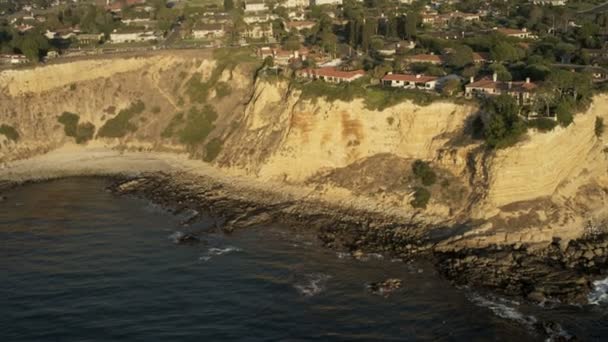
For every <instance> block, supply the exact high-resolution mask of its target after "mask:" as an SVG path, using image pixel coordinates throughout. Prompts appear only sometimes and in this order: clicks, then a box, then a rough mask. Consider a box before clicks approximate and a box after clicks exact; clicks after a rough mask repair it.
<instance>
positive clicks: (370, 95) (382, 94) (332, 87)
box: [295, 77, 439, 110]
mask: <svg viewBox="0 0 608 342" xmlns="http://www.w3.org/2000/svg"><path fill="white" fill-rule="evenodd" d="M367 83H369V77H362V78H359V79H358V80H356V81H354V82H350V83H340V84H331V83H327V82H324V81H321V80H315V81H312V82H308V83H305V84H297V83H296V84H295V86H296V87H298V88H299V89H300V90H301V91H302V95H301V98H303V99H308V100H312V101H316V99H318V98H324V99H325V100H327V101H330V102H331V101H344V102H349V101H352V100H354V99H355V98H362V99H363V100H364V102H365V107H366V108H367V109H371V110H383V109H386V108H388V107H391V106H394V105H397V104H399V103H402V102H404V101H408V100H409V101H412V102H413V103H415V104H418V105H428V104H430V103H432V102H433V101H434V100H436V99H439V96H437V95H436V94H434V93H430V92H425V91H421V90H407V89H395V88H385V87H380V86H377V87H376V86H367Z"/></svg>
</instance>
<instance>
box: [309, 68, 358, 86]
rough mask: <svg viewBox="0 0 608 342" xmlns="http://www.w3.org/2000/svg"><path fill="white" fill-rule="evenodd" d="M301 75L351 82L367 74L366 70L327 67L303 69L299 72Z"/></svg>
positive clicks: (315, 78)
mask: <svg viewBox="0 0 608 342" xmlns="http://www.w3.org/2000/svg"><path fill="white" fill-rule="evenodd" d="M299 75H300V76H301V77H306V78H309V79H312V80H322V81H325V82H329V83H344V82H346V83H350V82H352V81H354V80H356V79H358V78H361V77H363V76H365V71H363V70H353V71H343V70H338V69H337V68H334V67H326V68H317V69H303V70H301V71H300V72H299Z"/></svg>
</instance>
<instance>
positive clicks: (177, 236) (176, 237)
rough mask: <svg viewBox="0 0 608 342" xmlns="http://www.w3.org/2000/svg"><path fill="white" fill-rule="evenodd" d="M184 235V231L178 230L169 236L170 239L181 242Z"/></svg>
mask: <svg viewBox="0 0 608 342" xmlns="http://www.w3.org/2000/svg"><path fill="white" fill-rule="evenodd" d="M182 237H184V233H183V232H180V231H179V230H178V231H176V232H175V233H173V234H171V235H169V236H168V239H169V240H171V241H173V242H174V243H179V240H180V239H181V238H182Z"/></svg>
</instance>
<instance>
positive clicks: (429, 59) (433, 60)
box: [405, 54, 444, 65]
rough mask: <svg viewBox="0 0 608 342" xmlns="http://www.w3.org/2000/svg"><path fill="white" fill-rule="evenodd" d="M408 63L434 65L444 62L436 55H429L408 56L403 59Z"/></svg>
mask: <svg viewBox="0 0 608 342" xmlns="http://www.w3.org/2000/svg"><path fill="white" fill-rule="evenodd" d="M405 59H406V61H407V62H408V63H429V64H434V65H440V64H443V62H444V60H443V58H442V57H441V56H437V55H429V54H419V55H413V56H408V57H406V58H405Z"/></svg>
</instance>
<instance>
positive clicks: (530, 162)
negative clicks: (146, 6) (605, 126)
mask: <svg viewBox="0 0 608 342" xmlns="http://www.w3.org/2000/svg"><path fill="white" fill-rule="evenodd" d="M217 65H218V61H215V60H213V59H212V58H211V57H210V56H209V54H208V53H203V54H196V53H192V52H189V53H186V52H184V53H166V52H165V53H159V55H150V56H143V57H130V58H124V59H121V58H108V59H90V60H82V61H77V62H71V63H65V64H56V65H51V66H45V67H37V68H35V69H30V70H18V71H5V72H2V73H0V124H7V125H10V126H13V127H15V128H16V129H17V131H18V132H19V134H20V139H19V141H18V142H11V141H9V140H8V139H7V138H6V137H4V136H1V135H0V162H9V161H11V160H15V159H23V158H27V157H29V156H32V155H35V154H40V153H44V152H46V151H49V150H53V149H55V148H57V147H59V146H62V145H63V144H64V143H65V142H68V141H71V140H72V138H68V137H65V135H64V133H63V127H62V126H61V125H60V124H59V123H58V122H57V117H58V116H59V115H60V114H61V113H62V112H64V111H69V112H74V113H78V114H79V115H80V118H81V122H91V123H93V124H94V125H95V127H96V128H97V129H99V127H101V126H102V125H103V124H104V123H105V122H106V121H107V120H108V119H109V118H111V117H113V116H114V115H115V114H116V113H117V112H118V111H120V110H121V109H124V108H127V107H128V106H129V105H130V104H132V103H134V102H135V101H139V100H141V101H142V102H144V103H145V104H146V110H145V111H144V113H142V114H140V115H138V116H137V117H136V118H134V119H132V120H133V123H134V124H135V125H136V127H137V129H136V131H135V132H133V133H130V134H129V135H127V136H125V137H123V138H119V139H98V141H96V142H95V143H96V144H104V145H106V146H109V147H118V146H120V147H121V148H131V149H133V150H152V151H175V152H183V151H189V152H190V153H192V154H193V155H195V156H200V155H201V154H202V153H204V152H203V151H204V146H205V144H206V143H207V142H209V141H210V140H211V139H219V140H220V141H221V143H222V148H221V152H220V153H219V155H218V156H217V158H216V159H215V160H214V162H213V164H214V165H215V166H216V167H218V168H221V169H226V170H232V171H235V172H241V173H243V174H246V175H248V176H249V177H255V178H257V179H258V180H262V181H264V180H267V181H273V182H284V183H289V184H292V185H298V184H307V185H311V184H312V185H313V186H317V189H318V191H319V192H320V193H323V194H324V196H327V197H332V196H333V197H335V198H342V199H344V198H347V197H348V196H357V197H360V198H362V199H365V200H366V201H369V202H370V203H372V202H373V203H376V204H375V205H376V206H377V207H378V208H379V209H380V210H381V209H382V208H385V209H386V210H398V211H402V212H404V213H411V215H420V214H423V215H427V216H429V219H430V218H431V217H435V218H436V219H437V221H438V222H442V221H443V222H448V221H450V220H452V221H454V220H457V221H461V222H462V221H465V219H466V218H473V219H475V220H477V221H479V222H480V223H481V225H479V226H478V228H477V229H474V230H471V231H469V232H467V233H466V234H463V235H461V236H457V237H454V238H452V239H451V240H450V243H452V244H462V245H475V246H482V245H484V244H486V245H487V244H490V243H511V242H515V241H517V242H526V241H534V242H546V241H550V240H551V239H552V237H554V236H562V237H564V238H572V237H576V236H578V235H580V234H581V233H582V232H583V228H584V226H585V224H586V222H587V221H588V220H592V221H593V222H601V221H602V220H603V219H605V213H604V208H605V207H606V200H607V199H608V196H607V195H606V191H605V190H604V189H605V188H608V176H607V175H606V170H607V167H608V165H607V158H606V153H605V152H604V149H605V148H604V143H603V142H602V140H600V139H598V138H596V137H595V135H594V124H595V117H604V118H606V116H608V113H606V111H605V110H603V108H606V105H607V104H608V97H607V96H597V97H596V98H595V99H594V102H593V104H592V106H591V107H590V109H589V110H588V111H587V112H586V113H583V114H579V115H577V116H576V117H575V122H574V123H573V124H572V125H571V126H569V127H567V128H556V129H555V130H554V131H552V132H549V133H536V132H530V133H529V134H528V136H527V138H526V139H525V140H524V141H522V142H520V143H519V144H517V145H515V146H513V147H511V148H508V149H505V150H501V151H497V152H488V151H485V150H484V149H483V148H482V147H480V142H476V141H471V140H470V139H467V138H466V134H465V130H466V127H467V125H468V122H470V118H471V116H472V115H474V114H475V112H476V110H477V109H476V107H475V106H474V105H473V104H455V103H450V102H436V103H433V104H431V105H428V106H419V105H415V104H413V103H411V102H404V103H401V104H398V105H395V106H392V107H389V108H386V109H384V110H370V109H368V108H366V106H365V103H364V101H363V100H361V99H357V100H354V101H352V102H342V101H334V102H329V101H327V100H325V99H323V98H317V99H312V100H311V99H302V98H301V96H300V92H299V91H298V90H296V89H293V88H292V87H290V85H289V82H287V81H280V80H275V81H267V80H266V81H265V80H257V81H255V82H254V80H253V79H252V77H251V74H252V73H251V68H246V67H244V66H238V67H236V68H235V69H231V70H224V71H223V72H222V73H221V75H220V76H219V81H221V82H224V83H226V84H229V85H230V87H231V89H232V91H231V93H230V94H229V95H227V96H225V97H219V96H218V95H217V92H216V91H215V89H212V90H211V92H210V95H209V98H208V99H207V101H200V102H205V103H208V104H211V105H212V106H213V107H214V108H215V109H216V111H217V112H218V118H217V120H216V121H215V123H214V126H215V127H214V129H213V131H212V133H211V134H210V135H209V136H208V138H207V139H206V140H205V143H204V144H202V145H201V146H184V145H182V144H180V143H179V141H178V140H177V139H175V138H167V137H162V136H161V133H162V132H163V130H164V129H165V128H166V127H167V125H168V124H169V123H170V121H171V120H172V118H174V116H175V114H176V113H179V112H182V113H185V112H187V111H188V109H189V107H190V106H201V105H202V103H198V102H197V101H193V99H190V98H189V97H188V95H187V94H188V91H187V90H188V86H189V85H188V80H189V79H190V78H191V77H195V75H199V74H200V77H201V80H202V81H204V80H207V79H209V77H211V75H212V73H213V71H214V68H216V67H217ZM197 77H198V76H197ZM153 108H156V109H157V110H153ZM606 119H608V118H606ZM607 121H608V120H607ZM415 159H423V160H427V161H430V162H432V164H433V166H434V167H435V168H436V169H437V170H438V173H439V175H440V180H441V181H442V182H443V183H445V184H448V183H449V185H445V186H441V185H434V186H433V187H432V192H433V199H432V201H431V204H430V206H429V208H428V209H427V210H426V211H421V210H415V209H413V208H412V207H411V206H410V205H409V201H410V200H411V195H412V184H413V183H412V179H411V162H412V161H413V160H415ZM376 166H377V167H376ZM345 179H346V180H348V181H344V180H345ZM351 180H352V181H351ZM458 195H460V196H458Z"/></svg>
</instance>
